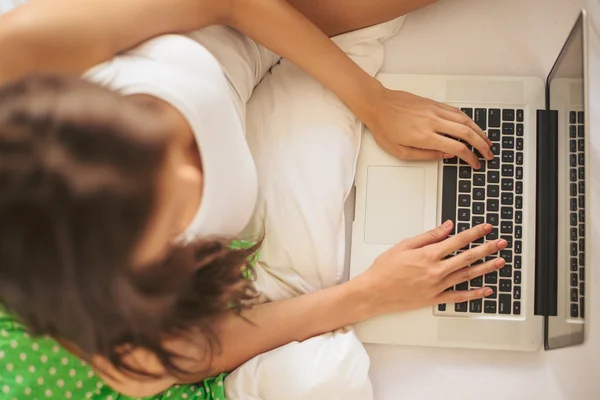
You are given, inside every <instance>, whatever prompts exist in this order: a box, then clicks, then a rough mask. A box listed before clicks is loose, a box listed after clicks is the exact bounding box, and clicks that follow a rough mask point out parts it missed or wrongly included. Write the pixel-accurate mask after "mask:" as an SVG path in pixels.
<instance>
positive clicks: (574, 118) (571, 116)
mask: <svg viewBox="0 0 600 400" xmlns="http://www.w3.org/2000/svg"><path fill="white" fill-rule="evenodd" d="M569 123H570V124H576V123H577V113H576V112H575V111H571V112H569Z"/></svg>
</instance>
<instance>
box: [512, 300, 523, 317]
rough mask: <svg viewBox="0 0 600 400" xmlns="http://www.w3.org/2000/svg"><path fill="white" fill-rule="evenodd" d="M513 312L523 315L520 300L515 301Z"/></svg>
mask: <svg viewBox="0 0 600 400" xmlns="http://www.w3.org/2000/svg"><path fill="white" fill-rule="evenodd" d="M513 314H514V315H521V302H520V301H515V302H514V303H513Z"/></svg>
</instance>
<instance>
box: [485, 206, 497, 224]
mask: <svg viewBox="0 0 600 400" xmlns="http://www.w3.org/2000/svg"><path fill="white" fill-rule="evenodd" d="M488 201H489V200H488ZM486 218H487V223H488V224H490V225H493V226H498V224H499V223H500V219H499V218H498V214H494V213H488V214H487V215H486Z"/></svg>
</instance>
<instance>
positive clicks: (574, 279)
mask: <svg viewBox="0 0 600 400" xmlns="http://www.w3.org/2000/svg"><path fill="white" fill-rule="evenodd" d="M570 282H571V286H573V287H577V285H578V284H579V280H578V278H577V274H575V273H571V280H570Z"/></svg>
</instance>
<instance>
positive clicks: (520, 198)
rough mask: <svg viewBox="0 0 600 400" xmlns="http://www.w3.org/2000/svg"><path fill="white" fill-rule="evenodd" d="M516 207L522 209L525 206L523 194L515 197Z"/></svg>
mask: <svg viewBox="0 0 600 400" xmlns="http://www.w3.org/2000/svg"><path fill="white" fill-rule="evenodd" d="M515 208H516V209H517V210H520V209H522V208H523V196H517V197H515Z"/></svg>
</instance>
